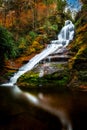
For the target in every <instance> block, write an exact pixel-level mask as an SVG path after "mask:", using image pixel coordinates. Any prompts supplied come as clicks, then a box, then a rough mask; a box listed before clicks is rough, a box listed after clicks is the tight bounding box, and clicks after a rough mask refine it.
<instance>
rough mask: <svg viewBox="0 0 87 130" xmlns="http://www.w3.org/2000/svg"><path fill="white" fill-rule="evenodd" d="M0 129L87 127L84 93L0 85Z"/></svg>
mask: <svg viewBox="0 0 87 130" xmlns="http://www.w3.org/2000/svg"><path fill="white" fill-rule="evenodd" d="M0 93H1V94H0V99H1V102H0V130H86V129H87V103H86V102H87V92H81V91H71V90H69V89H64V88H57V89H55V90H54V89H53V90H52V89H51V90H48V91H47V90H40V89H38V91H37V90H28V89H27V90H21V89H19V88H18V87H17V86H16V85H15V86H13V87H11V86H9V87H0Z"/></svg>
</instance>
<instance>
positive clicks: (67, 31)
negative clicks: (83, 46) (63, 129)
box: [2, 20, 74, 86]
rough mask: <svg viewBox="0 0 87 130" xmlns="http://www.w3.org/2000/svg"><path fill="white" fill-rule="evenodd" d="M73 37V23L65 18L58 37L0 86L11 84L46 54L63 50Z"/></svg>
mask: <svg viewBox="0 0 87 130" xmlns="http://www.w3.org/2000/svg"><path fill="white" fill-rule="evenodd" d="M73 37H74V25H73V23H72V22H71V21H70V20H66V21H65V25H64V27H63V28H62V29H61V31H60V33H59V34H58V39H57V40H52V41H51V44H49V45H48V46H47V48H45V49H44V50H43V51H42V52H41V53H40V54H37V55H36V56H34V57H33V58H32V59H31V60H29V62H28V63H27V64H25V65H24V66H22V67H21V68H19V70H18V72H17V73H15V74H14V75H13V77H11V78H10V81H9V83H6V84H2V86H9V85H10V86H13V85H14V84H15V83H16V82H17V79H18V78H19V77H20V76H21V75H23V74H24V73H26V72H27V71H30V70H32V69H33V68H34V66H35V65H36V64H37V63H39V62H40V61H41V60H43V59H44V58H46V57H47V56H48V55H50V54H53V53H59V52H61V51H63V49H64V48H65V47H66V46H67V45H68V44H69V43H70V41H72V40H73Z"/></svg>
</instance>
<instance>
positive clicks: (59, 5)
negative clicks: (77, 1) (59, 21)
mask: <svg viewBox="0 0 87 130" xmlns="http://www.w3.org/2000/svg"><path fill="white" fill-rule="evenodd" d="M55 2H56V4H57V11H58V12H59V13H61V12H62V11H63V10H64V8H65V5H66V0H55Z"/></svg>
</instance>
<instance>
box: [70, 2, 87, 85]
mask: <svg viewBox="0 0 87 130" xmlns="http://www.w3.org/2000/svg"><path fill="white" fill-rule="evenodd" d="M82 2H83V6H82V10H81V11H80V12H79V13H78V15H77V17H76V21H75V26H76V34H75V39H74V40H73V42H72V43H71V44H70V48H71V54H72V58H71V59H70V62H69V66H70V69H71V70H73V71H74V72H75V73H74V74H73V77H75V80H78V82H79V83H80V85H87V82H86V80H87V1H86V0H82ZM75 80H73V81H75ZM79 83H78V84H79Z"/></svg>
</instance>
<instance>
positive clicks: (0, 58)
mask: <svg viewBox="0 0 87 130" xmlns="http://www.w3.org/2000/svg"><path fill="white" fill-rule="evenodd" d="M16 54H17V50H16V45H15V43H14V39H13V36H12V34H11V33H10V32H9V31H8V30H7V29H6V28H4V27H0V66H1V67H3V65H4V61H5V59H6V58H8V59H9V58H13V57H15V56H16Z"/></svg>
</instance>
